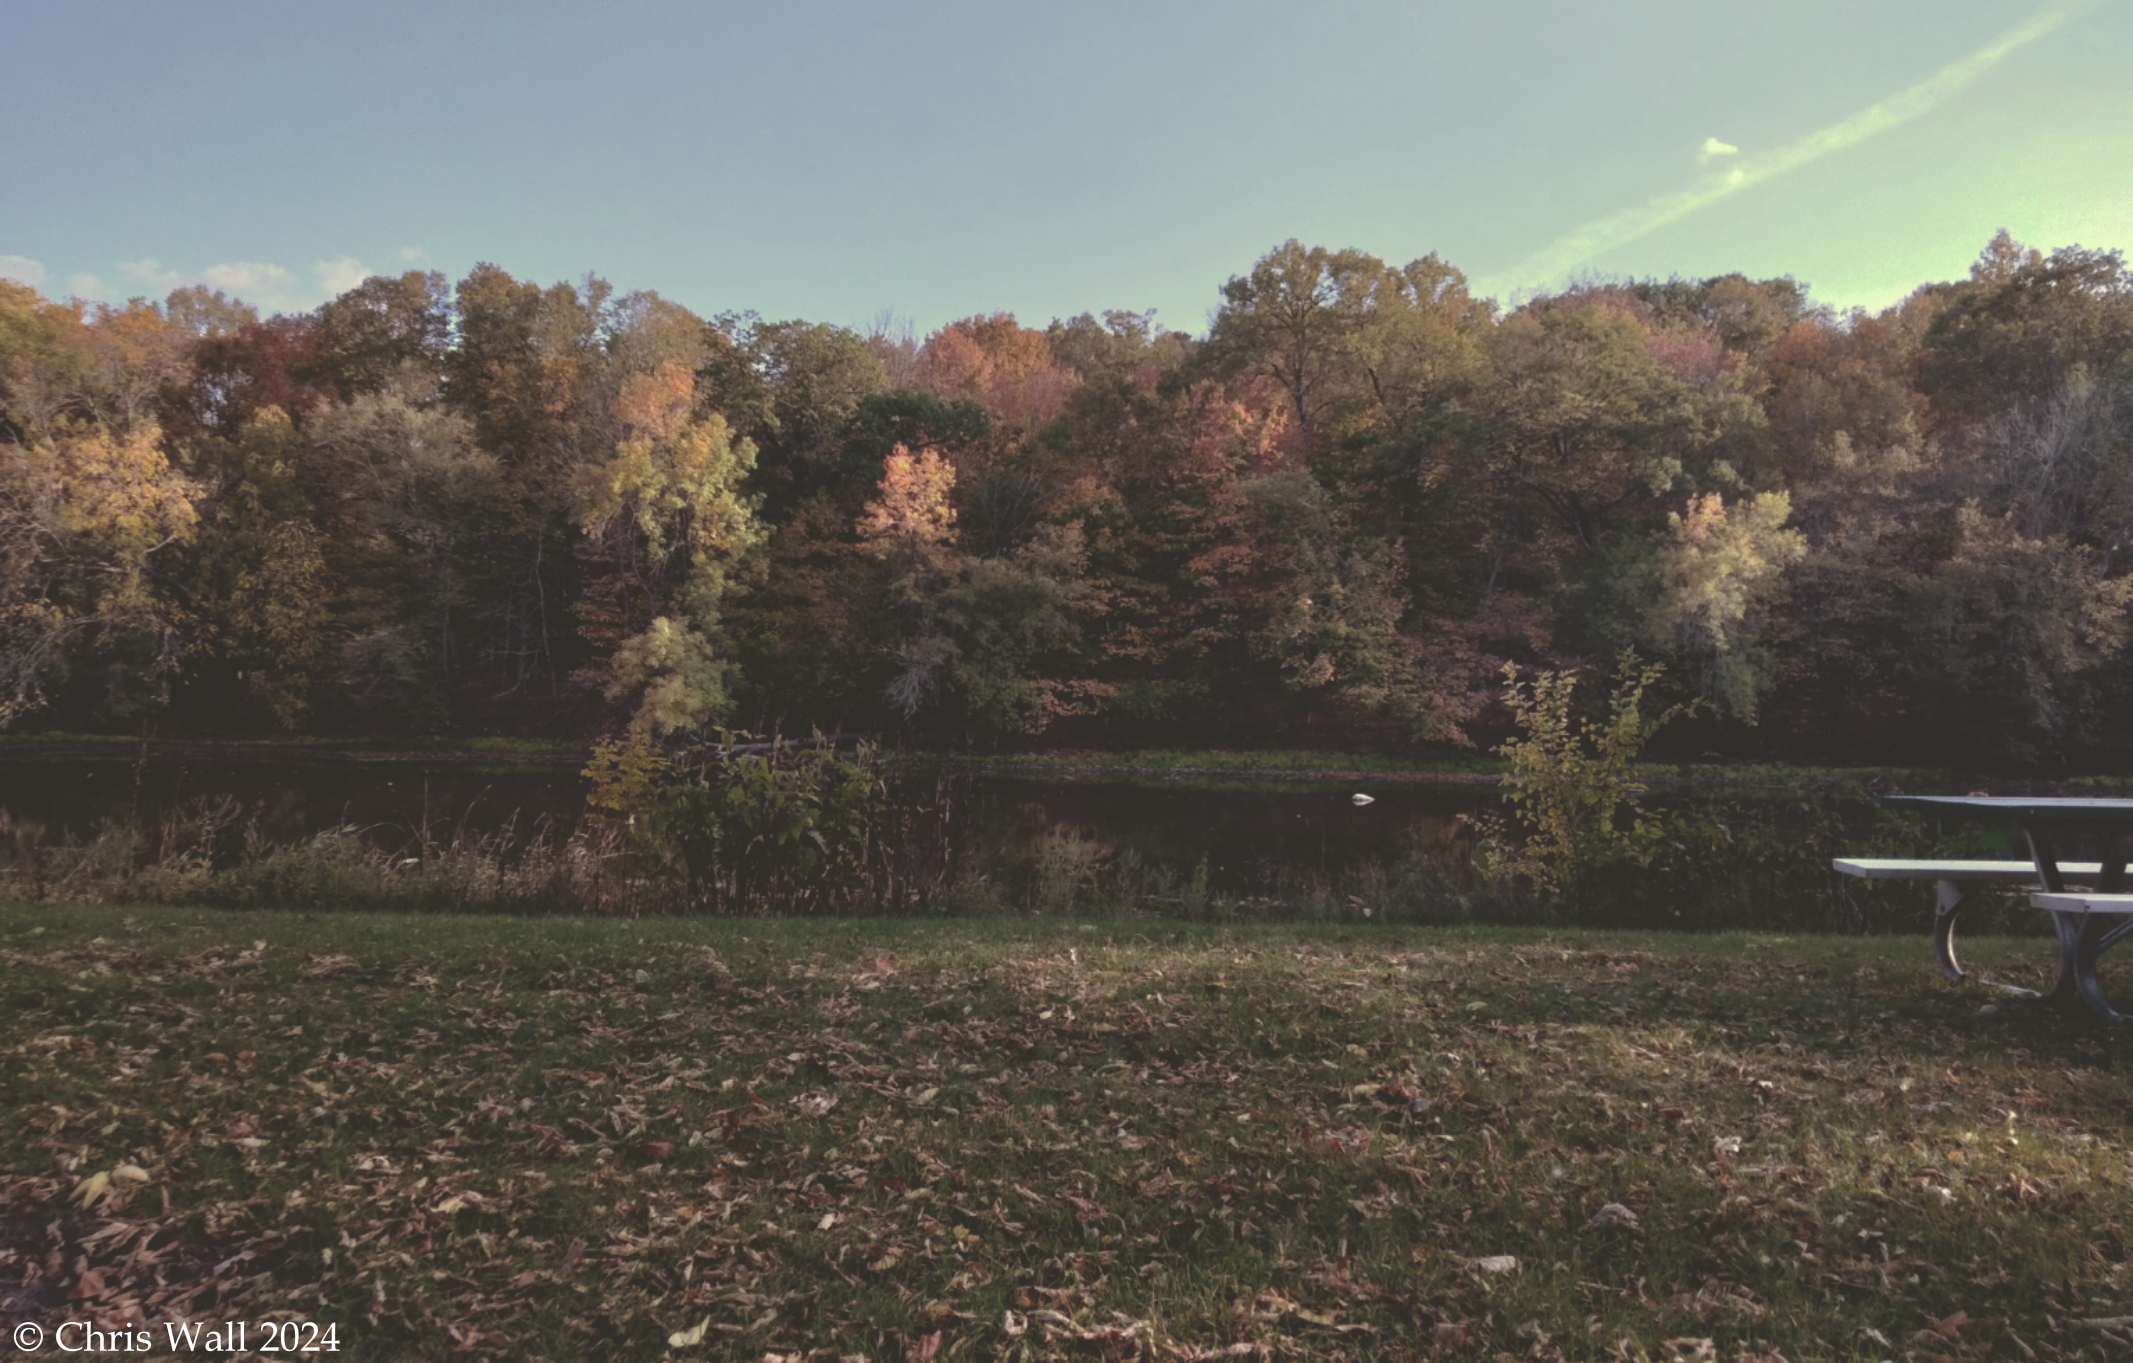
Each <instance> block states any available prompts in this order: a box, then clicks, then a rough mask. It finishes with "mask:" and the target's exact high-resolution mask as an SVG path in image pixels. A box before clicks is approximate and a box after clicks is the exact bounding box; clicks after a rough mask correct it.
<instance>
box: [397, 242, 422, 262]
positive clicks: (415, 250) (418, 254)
mask: <svg viewBox="0 0 2133 1363" xmlns="http://www.w3.org/2000/svg"><path fill="white" fill-rule="evenodd" d="M428 254H429V252H427V251H425V250H423V249H422V248H421V247H420V246H403V247H401V248H400V259H402V260H404V261H406V262H407V263H408V264H410V265H412V264H414V263H415V262H416V261H418V260H420V259H422V257H424V256H426V255H428Z"/></svg>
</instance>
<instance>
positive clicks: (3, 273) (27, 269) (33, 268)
mask: <svg viewBox="0 0 2133 1363" xmlns="http://www.w3.org/2000/svg"><path fill="white" fill-rule="evenodd" d="M0 279H12V280H14V281H15V282H16V283H17V284H27V285H29V286H30V287H31V288H33V289H34V288H37V287H39V286H40V285H42V284H43V283H44V262H43V261H41V260H31V259H30V258H29V257H28V256H0Z"/></svg>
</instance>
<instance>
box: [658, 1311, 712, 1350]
mask: <svg viewBox="0 0 2133 1363" xmlns="http://www.w3.org/2000/svg"><path fill="white" fill-rule="evenodd" d="M710 1328H711V1317H709V1316H705V1317H704V1318H703V1319H702V1320H701V1321H699V1322H698V1323H697V1325H696V1328H694V1329H692V1330H676V1331H675V1332H674V1333H673V1334H671V1335H668V1336H667V1347H668V1348H670V1349H693V1348H695V1347H696V1346H697V1345H699V1344H701V1343H703V1342H704V1332H705V1331H707V1330H709V1329H710Z"/></svg>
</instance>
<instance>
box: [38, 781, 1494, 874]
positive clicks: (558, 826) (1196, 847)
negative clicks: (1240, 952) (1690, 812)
mask: <svg viewBox="0 0 2133 1363" xmlns="http://www.w3.org/2000/svg"><path fill="white" fill-rule="evenodd" d="M578 770H579V764H578V762H577V761H576V760H571V761H565V762H544V763H537V764H520V765H511V766H501V765H483V766H470V765H469V764H468V763H467V762H466V761H465V760H464V759H458V760H440V761H436V762H424V761H419V760H394V761H390V762H386V761H361V762H320V763H316V764H300V763H289V762H286V761H277V762H266V761H248V760H221V759H177V758H160V757H159V758H151V759H150V760H148V761H145V762H138V763H137V762H134V761H129V760H125V759H123V758H119V757H116V756H114V757H111V758H102V757H93V758H38V759H33V760H19V759H18V760H0V809H5V810H6V811H8V812H9V813H10V814H11V815H13V816H14V818H15V819H17V820H18V821H19V820H25V819H27V820H34V821H36V822H38V823H41V824H43V825H45V830H46V834H45V835H46V836H47V837H48V838H50V839H52V840H55V841H56V840H59V839H61V838H69V837H71V838H76V839H80V838H87V837H89V836H91V835H93V834H94V833H95V832H96V830H97V828H98V827H99V826H100V825H102V824H104V823H105V822H107V821H120V822H123V821H126V820H129V819H137V820H138V821H139V822H140V823H141V824H142V825H143V826H145V827H148V828H155V827H158V826H160V824H161V823H162V821H163V820H164V819H165V818H166V817H168V816H169V815H170V814H171V813H172V812H173V811H175V810H179V809H182V808H184V807H186V806H188V805H194V804H196V803H197V802H199V801H202V800H208V801H216V800H220V799H222V798H225V797H226V798H228V799H231V800H235V801H236V802H237V803H238V805H239V806H240V810H241V812H240V814H239V816H238V818H239V821H240V822H248V821H256V824H257V827H258V830H259V832H260V834H261V835H262V836H263V837H265V838H266V839H267V840H268V841H271V842H296V841H299V840H301V839H303V838H306V837H309V836H310V835H312V834H314V833H318V832H320V831H323V830H325V829H328V828H336V827H342V826H354V827H356V828H359V829H362V830H364V831H365V834H366V836H367V837H368V838H369V840H371V841H373V842H376V843H378V844H380V845H386V846H396V845H399V844H401V843H404V842H407V841H410V840H413V839H415V838H417V837H419V836H421V835H422V833H423V831H424V830H425V829H426V830H427V832H428V835H429V837H430V838H431V839H432V840H435V841H449V840H451V838H452V837H453V836H455V835H458V834H465V835H470V836H486V835H490V834H493V833H495V832H497V831H499V830H501V829H504V828H507V827H508V828H510V829H511V830H512V831H513V833H514V835H515V837H516V838H518V839H521V840H522V839H525V838H527V837H531V836H534V835H537V834H542V833H545V834H547V835H548V836H551V837H560V836H567V835H568V834H569V833H570V832H571V831H572V830H574V829H575V828H576V827H577V824H578V821H579V819H580V817H581V816H582V815H583V813H584V802H585V792H586V782H585V781H584V779H583V778H582V777H580V776H579V775H578ZM909 779H910V780H911V782H912V784H913V785H914V786H918V785H921V784H923V785H925V786H926V787H927V788H929V789H930V787H931V779H930V778H926V777H917V776H914V777H911V778H909ZM1358 791H1361V792H1364V793H1367V794H1369V795H1371V796H1372V797H1373V798H1372V801H1371V803H1369V804H1364V805H1357V804H1356V803H1355V802H1354V801H1353V799H1352V796H1353V795H1354V794H1355V793H1357V792H1358ZM952 793H953V795H954V798H955V801H956V818H957V819H958V820H959V822H960V823H961V829H960V832H961V835H962V837H963V838H964V839H966V840H968V841H967V842H966V845H967V846H970V847H971V848H972V850H974V851H975V852H977V853H978V854H979V856H980V857H981V858H982V859H984V860H985V861H988V862H994V863H1008V864H1012V863H1015V862H1021V861H1031V860H1033V859H1034V858H1036V857H1037V856H1038V855H1039V854H1040V852H1041V849H1042V847H1043V845H1044V843H1045V841H1046V840H1047V839H1048V838H1058V837H1061V836H1072V837H1080V838H1086V839H1088V840H1089V841H1090V842H1092V843H1094V844H1095V845H1096V847H1097V848H1098V849H1099V851H1100V853H1101V855H1102V856H1103V857H1104V858H1106V859H1107V860H1110V859H1115V858H1118V857H1120V856H1125V857H1128V858H1132V859H1137V860H1138V861H1139V862H1140V864H1142V865H1144V866H1150V867H1154V866H1171V867H1176V868H1179V869H1180V870H1181V871H1182V872H1185V873H1187V874H1189V873H1190V872H1191V871H1192V870H1193V868H1195V867H1196V866H1197V865H1198V864H1199V863H1200V862H1202V861H1203V860H1204V861H1205V862H1206V863H1207V879H1208V883H1209V884H1210V885H1213V886H1216V887H1221V888H1229V889H1245V888H1249V887H1254V886H1260V885H1265V884H1268V883H1271V882H1274V881H1277V880H1279V879H1280V878H1281V877H1283V876H1284V875H1310V876H1319V877H1338V876H1340V875H1341V874H1342V873H1344V872H1345V871H1347V870H1349V869H1351V868H1353V867H1355V866H1357V865H1360V864H1363V863H1366V862H1370V861H1381V862H1382V861H1391V860H1394V859H1397V858H1399V857H1401V856H1404V855H1406V854H1408V853H1409V852H1410V851H1411V850H1412V849H1413V848H1414V847H1415V846H1416V844H1417V840H1418V839H1419V840H1421V841H1422V842H1423V843H1424V844H1427V845H1432V846H1436V847H1439V848H1442V849H1444V850H1445V851H1446V852H1447V853H1450V852H1451V851H1452V850H1453V848H1454V845H1455V844H1458V843H1460V842H1462V841H1463V839H1464V838H1465V837H1466V836H1467V835H1466V834H1465V833H1464V832H1463V831H1462V830H1463V826H1462V825H1459V824H1458V823H1457V816H1458V815H1459V814H1460V813H1461V812H1463V811H1466V810H1472V809H1476V808H1481V807H1485V806H1489V805H1493V804H1494V803H1495V801H1496V793H1495V791H1494V790H1492V789H1491V788H1489V787H1487V786H1473V785H1418V784H1412V783H1407V784H1401V783H1376V784H1374V783H1372V782H1371V781H1370V780H1369V779H1367V778H1365V779H1363V780H1362V781H1360V783H1355V784H1349V785H1338V786H1336V785H1332V784H1327V783H1308V784H1306V783H1297V782H1269V783H1266V784H1263V785H1250V786H1245V787H1241V788H1240V787H1238V786H1234V785H1227V786H1223V787H1219V788H1208V787H1206V786H1194V785H1190V784H1185V783H1182V782H1179V783H1161V782H1146V781H1140V782H1126V781H1116V780H1064V779H1056V778H1037V779H1032V778H1026V777H1010V776H996V775H990V774H981V775H963V776H957V777H954V778H953V780H952Z"/></svg>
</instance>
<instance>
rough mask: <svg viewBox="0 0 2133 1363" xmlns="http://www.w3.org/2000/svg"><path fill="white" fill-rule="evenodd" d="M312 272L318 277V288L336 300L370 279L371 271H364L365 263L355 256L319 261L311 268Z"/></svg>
mask: <svg viewBox="0 0 2133 1363" xmlns="http://www.w3.org/2000/svg"><path fill="white" fill-rule="evenodd" d="M311 272H312V273H313V274H315V275H317V276H318V286H319V287H320V288H322V289H324V290H325V291H326V292H327V294H328V295H329V296H331V297H334V298H338V297H340V296H341V295H342V294H344V293H346V292H348V291H349V290H350V289H352V288H354V287H355V286H356V285H358V284H360V283H362V282H363V281H364V280H366V279H368V278H370V271H368V270H366V269H364V268H363V262H362V261H360V260H357V259H356V258H355V257H354V256H335V257H334V258H333V259H332V260H322V261H319V262H318V263H317V264H316V265H313V266H312V267H311Z"/></svg>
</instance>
